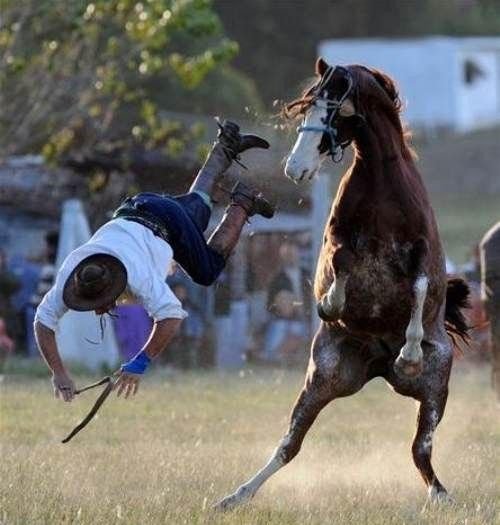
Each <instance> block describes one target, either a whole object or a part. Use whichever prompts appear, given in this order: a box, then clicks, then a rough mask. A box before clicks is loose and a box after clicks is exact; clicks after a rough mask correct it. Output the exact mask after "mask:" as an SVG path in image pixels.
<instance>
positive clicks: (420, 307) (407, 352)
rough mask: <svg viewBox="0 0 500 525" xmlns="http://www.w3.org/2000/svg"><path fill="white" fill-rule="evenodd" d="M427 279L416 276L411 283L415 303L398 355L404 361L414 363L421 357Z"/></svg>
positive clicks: (423, 276) (422, 276)
mask: <svg viewBox="0 0 500 525" xmlns="http://www.w3.org/2000/svg"><path fill="white" fill-rule="evenodd" d="M428 285H429V279H428V278H427V277H426V276H425V275H420V276H419V277H417V280H416V281H415V284H414V285H413V291H414V292H415V304H414V305H413V309H412V313H411V317H410V322H409V323H408V327H407V328H406V334H405V335H406V344H405V345H404V346H403V348H402V349H401V353H400V356H401V357H402V358H403V359H405V360H406V361H410V362H412V363H416V362H418V361H420V360H421V359H422V357H423V351H422V346H421V343H422V339H423V338H424V328H423V326H422V316H423V311H424V303H425V298H426V296H427V287H428Z"/></svg>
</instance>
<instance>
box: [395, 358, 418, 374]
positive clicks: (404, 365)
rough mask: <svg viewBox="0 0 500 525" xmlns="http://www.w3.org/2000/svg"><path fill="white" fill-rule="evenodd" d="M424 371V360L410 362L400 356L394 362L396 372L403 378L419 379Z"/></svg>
mask: <svg viewBox="0 0 500 525" xmlns="http://www.w3.org/2000/svg"><path fill="white" fill-rule="evenodd" d="M423 369H424V360H423V359H420V360H419V361H408V360H407V359H405V358H404V357H401V356H399V357H398V358H397V359H396V361H395V362H394V371H395V372H396V374H398V376H399V377H402V378H405V377H406V378H414V377H418V376H419V375H420V374H421V373H422V371H423Z"/></svg>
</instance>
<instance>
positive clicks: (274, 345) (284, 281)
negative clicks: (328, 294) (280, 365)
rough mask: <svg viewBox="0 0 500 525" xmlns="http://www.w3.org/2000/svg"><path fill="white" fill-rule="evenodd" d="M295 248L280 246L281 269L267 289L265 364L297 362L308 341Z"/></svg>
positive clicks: (302, 284)
mask: <svg viewBox="0 0 500 525" xmlns="http://www.w3.org/2000/svg"><path fill="white" fill-rule="evenodd" d="M299 255H300V254H299V248H298V246H297V245H296V244H295V243H294V242H292V241H290V240H288V239H287V240H285V241H284V242H283V243H282V244H281V246H280V260H281V268H280V270H279V271H278V273H277V274H276V275H275V276H274V278H273V280H272V281H271V284H270V287H269V295H268V302H267V307H268V310H269V312H270V314H271V318H270V320H269V323H268V325H267V329H266V333H265V337H264V352H263V357H264V359H265V360H266V361H268V362H278V361H284V362H285V363H290V362H293V361H296V360H297V359H300V357H301V355H302V354H303V353H305V352H304V348H305V345H306V340H307V335H308V333H307V332H308V331H307V322H306V319H307V316H306V303H307V301H308V297H309V296H308V293H307V289H308V284H307V274H306V272H305V271H304V269H303V268H301V267H300V264H299V262H300V258H299Z"/></svg>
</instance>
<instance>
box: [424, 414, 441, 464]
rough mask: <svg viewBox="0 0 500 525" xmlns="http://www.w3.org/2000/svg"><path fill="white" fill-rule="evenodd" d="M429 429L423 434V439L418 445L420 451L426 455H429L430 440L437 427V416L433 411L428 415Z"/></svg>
mask: <svg viewBox="0 0 500 525" xmlns="http://www.w3.org/2000/svg"><path fill="white" fill-rule="evenodd" d="M429 417H430V420H431V421H430V429H429V431H428V432H426V433H425V435H424V438H423V440H422V444H421V445H420V450H421V451H422V452H423V453H425V454H428V453H430V450H431V448H432V439H433V437H434V431H435V430H436V427H437V425H438V415H437V412H436V411H435V410H433V411H432V412H431V414H430V416H429Z"/></svg>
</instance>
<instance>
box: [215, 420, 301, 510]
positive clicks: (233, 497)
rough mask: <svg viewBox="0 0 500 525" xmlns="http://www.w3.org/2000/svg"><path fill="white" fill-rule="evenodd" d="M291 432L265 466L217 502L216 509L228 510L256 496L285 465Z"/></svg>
mask: <svg viewBox="0 0 500 525" xmlns="http://www.w3.org/2000/svg"><path fill="white" fill-rule="evenodd" d="M291 432H292V430H290V432H289V433H288V434H287V435H286V436H285V437H284V438H283V439H282V440H281V442H280V444H279V446H278V447H277V448H276V450H275V451H274V453H273V455H272V456H271V458H270V459H269V461H268V462H267V463H266V464H265V465H264V467H263V468H262V469H261V470H259V471H258V472H257V474H255V476H253V477H252V478H251V479H249V480H248V481H247V482H246V483H244V484H243V485H240V486H239V487H238V489H237V490H236V491H235V492H234V493H233V494H230V495H229V496H226V497H225V498H223V499H222V500H221V501H220V502H219V503H217V504H216V505H215V508H216V509H219V510H228V509H231V508H233V507H236V506H237V505H241V504H243V503H245V502H247V501H249V500H250V499H252V498H253V497H254V495H255V493H256V492H257V490H259V488H260V487H261V486H262V485H263V484H264V482H265V481H266V480H268V479H269V478H270V477H271V476H272V475H273V474H274V473H276V472H277V471H278V470H279V469H280V468H282V467H283V465H285V458H284V456H283V454H284V448H285V447H286V446H287V445H288V444H289V443H290V433H291Z"/></svg>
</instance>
